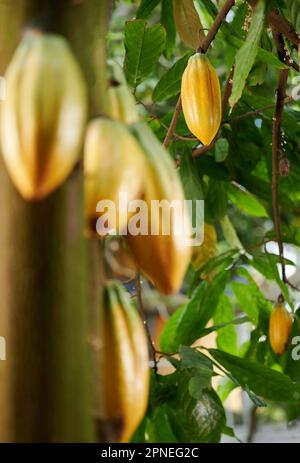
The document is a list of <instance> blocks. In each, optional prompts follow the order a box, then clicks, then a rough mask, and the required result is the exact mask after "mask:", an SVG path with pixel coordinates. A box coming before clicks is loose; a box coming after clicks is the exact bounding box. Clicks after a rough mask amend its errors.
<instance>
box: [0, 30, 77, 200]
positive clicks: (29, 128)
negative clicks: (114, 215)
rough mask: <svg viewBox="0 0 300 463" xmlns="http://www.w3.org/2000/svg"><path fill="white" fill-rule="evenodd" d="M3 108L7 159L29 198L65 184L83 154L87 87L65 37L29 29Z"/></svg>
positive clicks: (13, 67)
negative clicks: (81, 149) (81, 152)
mask: <svg viewBox="0 0 300 463" xmlns="http://www.w3.org/2000/svg"><path fill="white" fill-rule="evenodd" d="M5 80H6V99H5V101H4V102H3V103H2V110H1V139H2V140H1V141H2V152H3V157H4V162H5V164H6V167H7V170H8V173H9V176H10V178H11V180H12V182H13V183H14V185H15V187H16V188H17V190H18V191H19V192H20V194H21V195H22V196H23V197H24V198H25V199H26V200H33V201H34V200H41V199H43V198H45V197H46V196H48V195H49V194H50V193H52V192H53V191H54V190H55V189H56V188H57V187H58V186H60V185H61V184H62V183H63V182H64V180H65V179H66V178H67V176H68V175H69V174H70V172H71V171H72V169H73V168H74V166H75V164H76V162H77V161H78V159H79V155H80V148H81V142H82V134H83V130H84V125H85V120H86V89H85V83H84V80H83V77H82V75H81V71H80V68H79V66H78V64H77V62H76V60H75V57H74V56H73V54H72V52H71V49H70V48H69V45H68V43H67V42H66V40H65V39H64V38H63V37H61V36H58V35H54V34H38V33H33V32H32V33H27V34H26V35H25V36H24V38H23V39H22V41H21V43H20V45H19V46H18V48H17V50H16V52H15V54H14V56H13V58H12V60H11V62H10V64H9V66H8V69H7V72H6V75H5Z"/></svg>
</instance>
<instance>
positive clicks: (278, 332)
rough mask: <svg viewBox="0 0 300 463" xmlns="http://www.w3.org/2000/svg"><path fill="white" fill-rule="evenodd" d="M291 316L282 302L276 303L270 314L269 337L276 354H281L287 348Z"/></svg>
mask: <svg viewBox="0 0 300 463" xmlns="http://www.w3.org/2000/svg"><path fill="white" fill-rule="evenodd" d="M292 324H293V321H292V317H291V315H290V314H289V312H288V311H287V310H286V308H285V307H284V305H283V304H281V303H279V302H278V303H276V304H275V306H274V309H273V311H272V313H271V316H270V324H269V338H270V344H271V347H272V350H273V351H274V352H275V353H276V354H279V355H281V354H283V353H284V351H285V350H286V348H287V345H288V342H289V338H290V334H291V329H292Z"/></svg>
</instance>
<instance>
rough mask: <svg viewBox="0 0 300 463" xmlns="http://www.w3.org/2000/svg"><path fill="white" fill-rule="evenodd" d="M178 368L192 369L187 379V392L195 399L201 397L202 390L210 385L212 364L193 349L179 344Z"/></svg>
mask: <svg viewBox="0 0 300 463" xmlns="http://www.w3.org/2000/svg"><path fill="white" fill-rule="evenodd" d="M179 356H180V360H181V362H180V368H186V369H192V373H191V374H192V377H191V379H190V380H189V393H190V395H191V396H192V397H194V398H195V399H201V398H202V395H203V390H204V389H207V388H210V387H211V378H212V375H213V366H212V363H211V361H210V359H209V358H208V357H206V356H205V355H203V354H201V352H198V351H197V350H195V349H192V348H191V347H187V346H180V349H179Z"/></svg>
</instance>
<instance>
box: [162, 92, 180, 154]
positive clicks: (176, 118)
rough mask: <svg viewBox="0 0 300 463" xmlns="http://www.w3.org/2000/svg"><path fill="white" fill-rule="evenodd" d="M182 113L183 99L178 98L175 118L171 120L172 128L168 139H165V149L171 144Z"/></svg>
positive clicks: (169, 129)
mask: <svg viewBox="0 0 300 463" xmlns="http://www.w3.org/2000/svg"><path fill="white" fill-rule="evenodd" d="M180 113H181V97H179V98H178V101H177V103H176V106H175V111H174V114H173V117H172V120H171V124H170V126H169V128H168V131H167V134H166V137H165V139H164V142H163V145H164V147H165V148H168V146H169V145H170V143H171V140H172V138H173V135H174V132H175V129H176V127H177V124H178V119H179V117H180Z"/></svg>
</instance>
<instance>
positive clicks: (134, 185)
mask: <svg viewBox="0 0 300 463" xmlns="http://www.w3.org/2000/svg"><path fill="white" fill-rule="evenodd" d="M143 179H144V155H143V152H142V150H141V148H140V146H139V144H138V143H137V141H136V140H135V138H134V136H133V135H132V134H131V133H130V132H129V130H127V128H126V127H125V126H124V125H123V124H121V123H120V122H117V121H113V120H110V119H106V118H102V117H98V118H96V119H94V120H92V121H91V122H90V123H89V125H88V128H87V133H86V140H85V146H84V186H85V213H86V218H87V222H88V228H89V229H90V231H91V232H95V227H96V223H97V232H98V234H100V235H105V234H107V233H108V232H109V231H110V230H113V229H117V230H122V229H123V228H124V227H126V225H127V205H128V203H129V201H131V200H133V199H138V198H139V197H140V196H141V194H142V187H143ZM120 193H123V194H126V195H127V197H126V198H125V199H126V204H125V203H124V206H125V210H124V213H122V214H120V208H119V206H120V204H119V194H120ZM101 200H107V201H111V207H110V208H108V209H107V210H106V209H105V210H102V211H100V210H99V211H97V204H98V202H99V201H101ZM121 212H122V211H121ZM119 214H120V215H119ZM99 217H101V218H102V219H103V222H102V221H101V222H99V221H98V219H99ZM97 221H98V222H97Z"/></svg>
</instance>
